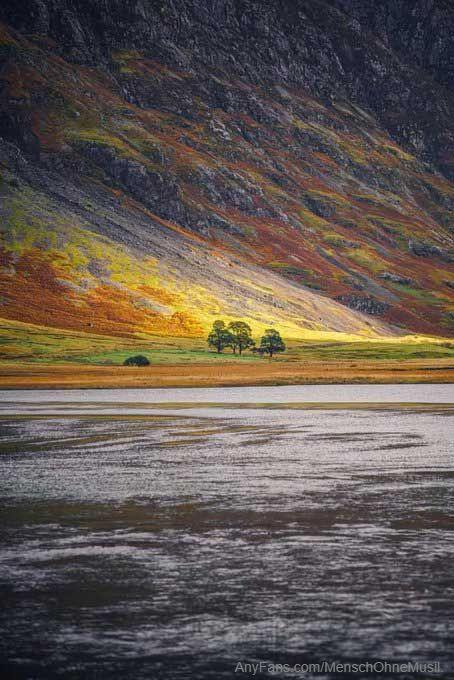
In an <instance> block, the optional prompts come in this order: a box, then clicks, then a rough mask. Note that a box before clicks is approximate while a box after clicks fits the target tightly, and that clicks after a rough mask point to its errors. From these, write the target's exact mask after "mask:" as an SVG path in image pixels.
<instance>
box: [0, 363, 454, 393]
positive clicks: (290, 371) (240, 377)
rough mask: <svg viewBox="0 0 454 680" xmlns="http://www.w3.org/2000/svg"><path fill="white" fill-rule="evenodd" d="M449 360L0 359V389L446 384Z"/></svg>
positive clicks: (453, 367) (452, 368) (452, 373)
mask: <svg viewBox="0 0 454 680" xmlns="http://www.w3.org/2000/svg"><path fill="white" fill-rule="evenodd" d="M451 382H454V360H453V359H424V360H423V359H409V360H407V361H405V362H402V361H399V360H393V361H389V360H388V361H385V360H379V361H377V360H359V361H333V360H331V361H320V360H318V361H316V360H309V361H307V362H306V361H274V360H273V361H268V360H261V361H255V362H246V361H244V362H237V363H231V362H223V363H219V364H215V363H214V362H212V363H198V364H183V363H181V364H161V365H154V366H149V367H145V368H129V367H124V366H94V365H89V364H86V365H84V366H81V365H80V364H78V365H75V364H53V365H45V364H38V363H35V364H31V363H19V364H18V363H14V364H12V363H3V364H1V365H0V389H7V388H24V389H25V388H26V389H28V388H34V387H36V388H65V387H67V388H88V387H93V388H97V387H220V386H246V385H304V384H342V383H358V384H360V383H451Z"/></svg>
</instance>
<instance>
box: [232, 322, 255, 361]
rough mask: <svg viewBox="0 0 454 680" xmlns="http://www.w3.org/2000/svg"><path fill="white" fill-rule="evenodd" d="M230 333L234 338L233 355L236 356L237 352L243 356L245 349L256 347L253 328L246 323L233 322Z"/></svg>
mask: <svg viewBox="0 0 454 680" xmlns="http://www.w3.org/2000/svg"><path fill="white" fill-rule="evenodd" d="M229 331H230V333H231V335H232V337H233V344H232V347H233V353H234V354H236V350H237V349H238V352H239V353H240V355H241V354H243V351H244V350H245V349H248V348H249V347H254V345H255V342H254V341H253V339H252V337H251V333H252V331H251V327H250V326H249V324H247V323H245V322H244V321H231V322H230V323H229Z"/></svg>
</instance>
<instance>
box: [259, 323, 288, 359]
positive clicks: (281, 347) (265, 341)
mask: <svg viewBox="0 0 454 680" xmlns="http://www.w3.org/2000/svg"><path fill="white" fill-rule="evenodd" d="M260 349H261V350H262V351H263V352H264V354H269V356H270V358H272V357H273V354H276V353H277V352H285V344H284V341H283V340H282V338H281V334H280V333H279V331H277V330H276V329H275V328H267V329H266V331H265V335H263V337H262V339H261V341H260Z"/></svg>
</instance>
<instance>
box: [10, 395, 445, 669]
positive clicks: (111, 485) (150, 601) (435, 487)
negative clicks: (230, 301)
mask: <svg viewBox="0 0 454 680" xmlns="http://www.w3.org/2000/svg"><path fill="white" fill-rule="evenodd" d="M340 402H345V404H344V405H342V403H340ZM363 402H373V403H374V404H377V405H376V406H374V407H373V408H369V409H364V408H360V409H357V408H355V403H360V404H362V403H363ZM453 402H454V396H453V388H452V386H449V385H445V386H443V385H430V386H427V385H425V386H423V385H421V386H368V387H365V386H353V385H347V386H323V387H322V386H317V387H315V386H314V387H310V386H304V387H283V388H241V389H224V390H217V389H204V390H192V389H190V390H189V389H188V390H162V389H161V390H86V391H79V390H71V391H47V390H46V391H31V392H29V391H22V392H20V391H10V392H7V391H5V392H3V393H1V394H0V415H1V419H0V450H1V455H0V496H1V510H0V514H1V525H0V526H1V554H0V582H1V590H2V607H1V610H0V650H1V659H2V664H3V671H4V672H3V676H2V677H5V678H10V677H11V678H24V679H25V678H30V679H31V678H33V679H38V678H39V679H40V680H41V679H46V680H47V679H53V678H71V679H72V678H84V679H85V678H87V679H91V678H97V679H98V678H102V679H104V678H121V679H123V678H125V679H129V678H131V679H133V678H134V679H137V680H141V679H142V678H143V679H145V678H147V679H148V678H160V679H163V680H166V679H167V678H168V679H173V678H175V679H180V678H181V679H183V678H184V679H189V678H195V679H196V680H198V679H199V678H200V679H201V680H204V679H211V678H213V679H215V678H241V677H252V675H251V674H244V675H243V674H242V673H235V667H236V665H237V663H238V662H243V663H246V662H251V661H253V662H257V661H260V660H262V661H268V662H274V663H288V664H291V665H292V664H296V663H309V662H312V663H313V662H319V661H324V660H326V661H328V662H332V661H345V662H352V663H355V662H360V661H365V660H369V661H371V662H373V661H375V660H386V661H388V662H394V663H396V662H407V661H412V662H415V661H419V662H422V663H423V662H434V661H439V662H440V664H441V668H442V670H441V672H440V673H438V674H437V675H435V676H429V675H428V674H427V673H425V674H424V673H422V674H421V675H418V674H417V673H415V672H412V671H410V672H409V673H403V674H401V675H397V674H396V673H391V674H388V675H387V676H386V675H385V674H380V675H379V674H373V673H363V674H361V673H359V674H356V675H355V676H353V675H350V674H348V673H346V674H343V675H342V674H332V673H331V674H330V673H329V672H327V673H324V674H318V675H315V674H313V673H307V674H305V675H301V674H300V675H294V674H289V673H287V674H280V675H277V676H274V677H306V678H312V677H314V678H315V677H317V678H347V677H348V678H350V677H356V678H366V677H367V678H375V677H377V678H378V677H393V678H395V677H397V678H416V677H421V678H427V677H438V678H450V677H454V651H453V643H452V641H453V639H454V623H453V621H454V617H453V611H454V575H453V554H454V534H453V529H454V519H453V516H454V498H453V489H454V455H453V454H454V446H453V442H454V420H453V417H454V404H453ZM314 403H318V407H317V408H313V407H312V406H313V404H314ZM223 404H224V405H223ZM241 404H244V406H241ZM263 404H268V405H269V406H268V407H266V406H265V407H264V406H263ZM308 404H309V405H311V407H309V406H308ZM323 404H329V407H328V406H323ZM336 404H337V407H336ZM402 404H404V406H402ZM421 404H425V406H423V407H422V406H421ZM259 405H262V406H261V407H259ZM255 677H271V676H269V675H266V674H265V673H262V674H260V673H257V674H256V675H255Z"/></svg>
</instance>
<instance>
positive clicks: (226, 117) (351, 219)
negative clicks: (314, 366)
mask: <svg viewBox="0 0 454 680" xmlns="http://www.w3.org/2000/svg"><path fill="white" fill-rule="evenodd" d="M410 5H411V11H410V10H408V6H410ZM405 7H407V10H405V11H404V4H402V12H401V13H400V14H399V11H398V10H396V3H391V2H389V3H378V2H377V3H375V2H372V3H371V2H368V3H366V2H360V1H357V2H353V1H352V2H347V0H336V2H331V3H324V2H318V1H316V0H307V1H306V0H299V1H297V2H290V0H273V1H271V0H269V1H265V2H263V1H262V2H253V1H251V0H248V1H246V0H245V1H244V2H243V1H241V0H235V1H233V0H230V1H228V0H222V1H221V0H214V1H212V2H196V1H195V0H178V1H177V0H168V1H163V0H161V1H160V2H156V1H151V0H149V1H148V2H140V1H137V2H129V3H122V2H120V1H119V0H118V1H117V0H109V1H108V2H105V1H101V0H96V1H91V2H88V0H87V1H83V0H73V1H72V2H69V0H68V1H67V0H27V1H25V2H22V3H20V4H18V3H13V2H9V1H7V2H3V3H2V7H1V9H0V19H1V20H2V21H3V23H2V24H1V26H0V88H1V89H0V92H1V101H0V163H1V166H0V167H1V178H2V183H1V186H0V192H1V206H0V211H1V216H2V227H3V229H2V230H3V235H4V239H3V241H4V242H3V260H4V262H3V267H2V269H1V271H0V287H1V295H2V297H1V309H0V316H3V317H4V318H8V319H17V320H21V321H26V322H30V323H36V324H44V325H48V326H53V327H61V328H72V329H79V330H86V331H87V332H93V333H104V334H113V335H137V334H141V333H154V334H158V335H169V336H170V335H176V336H178V335H183V336H184V335H186V336H190V335H194V336H198V335H201V334H203V333H204V332H205V331H206V328H207V326H208V325H209V324H210V323H211V321H212V320H213V319H214V318H216V317H217V316H219V315H223V316H224V317H226V318H238V317H241V318H244V319H247V320H249V321H251V322H252V323H254V325H255V327H257V328H258V329H261V328H262V327H265V326H267V325H269V324H271V323H278V324H279V326H280V327H281V328H282V329H283V331H284V333H285V334H286V335H288V336H289V337H304V336H306V337H332V334H333V333H344V334H348V335H352V336H362V337H371V336H376V335H392V334H403V333H406V332H417V333H427V334H438V335H443V336H447V335H449V334H450V333H451V332H452V328H453V321H454V315H453V297H454V275H453V271H454V255H453V238H452V230H453V226H454V224H453V215H452V208H453V206H454V184H453V182H452V178H453V163H454V154H453V148H454V147H453V140H454V122H453V121H454V117H453V115H452V114H453V113H454V98H453V94H452V87H451V86H452V62H451V61H450V58H452V56H453V50H452V38H451V33H450V32H449V31H447V29H446V27H447V26H449V25H450V23H449V22H450V21H452V11H451V9H452V5H451V3H450V2H447V1H446V2H442V1H440V2H414V3H405ZM431 35H436V37H437V40H436V41H432V43H433V46H432V47H431V41H430V36H431ZM399 36H402V43H400V42H399ZM416 36H419V38H418V40H419V42H418V40H417V39H416ZM405 44H406V45H408V49H404V48H403V47H402V46H403V45H405ZM417 45H420V46H421V45H422V46H423V47H424V49H421V56H420V59H419V60H416V59H414V58H413V56H412V53H413V52H415V51H417ZM449 55H451V57H450V56H449Z"/></svg>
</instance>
